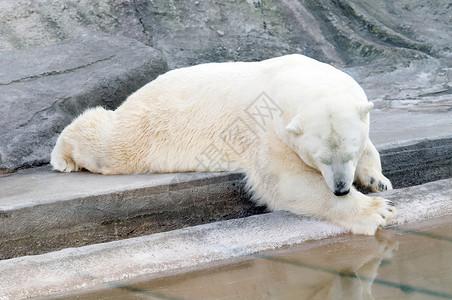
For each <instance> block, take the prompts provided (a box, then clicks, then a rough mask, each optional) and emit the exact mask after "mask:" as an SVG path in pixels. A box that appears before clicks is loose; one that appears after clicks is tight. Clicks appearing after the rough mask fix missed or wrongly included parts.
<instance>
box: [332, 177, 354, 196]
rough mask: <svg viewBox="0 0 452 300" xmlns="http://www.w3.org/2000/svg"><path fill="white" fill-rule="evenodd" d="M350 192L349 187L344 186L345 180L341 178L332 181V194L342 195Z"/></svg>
mask: <svg viewBox="0 0 452 300" xmlns="http://www.w3.org/2000/svg"><path fill="white" fill-rule="evenodd" d="M348 193H350V188H348V189H347V188H346V187H345V182H344V181H342V180H337V181H336V182H335V183H334V194H335V195H336V196H344V195H347V194H348Z"/></svg>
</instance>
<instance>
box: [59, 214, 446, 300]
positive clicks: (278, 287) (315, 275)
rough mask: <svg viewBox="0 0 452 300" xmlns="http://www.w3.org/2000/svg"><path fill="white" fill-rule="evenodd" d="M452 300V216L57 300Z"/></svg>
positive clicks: (118, 285) (347, 236)
mask: <svg viewBox="0 0 452 300" xmlns="http://www.w3.org/2000/svg"><path fill="white" fill-rule="evenodd" d="M372 297H373V298H375V299H452V216H446V217H442V218H438V219H431V220H428V221H424V222H419V223H416V224H412V225H404V226H399V227H394V228H387V229H385V230H380V231H379V232H378V234H377V235H376V236H371V237H368V236H358V235H349V234H347V235H341V236H338V237H334V238H328V239H324V240H321V241H316V242H309V243H304V244H302V245H296V246H292V247H288V248H284V249H279V250H277V251H271V252H262V253H258V254H255V255H252V256H248V257H244V258H241V259H240V260H237V259H236V260H232V261H227V262H224V261H223V262H221V264H219V263H217V264H211V265H209V266H206V267H204V268H203V269H198V270H191V271H186V272H180V273H173V274H169V275H168V274H160V277H156V278H155V277H154V278H142V279H141V280H140V281H134V282H115V283H109V284H107V285H105V287H104V288H103V289H97V290H89V291H82V292H78V293H77V294H71V295H64V296H59V297H55V298H57V299H372Z"/></svg>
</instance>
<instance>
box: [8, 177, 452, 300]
mask: <svg viewBox="0 0 452 300" xmlns="http://www.w3.org/2000/svg"><path fill="white" fill-rule="evenodd" d="M381 195H382V196H384V197H386V198H388V199H391V200H393V201H394V202H396V206H397V209H398V212H399V214H398V216H397V217H396V219H395V220H394V225H395V224H403V223H406V222H416V221H420V220H423V219H427V218H432V217H439V216H444V215H448V214H452V179H447V180H441V181H436V182H432V183H427V184H424V185H421V186H416V187H409V188H404V189H400V190H393V191H388V192H384V193H381ZM340 233H344V230H343V229H342V228H339V227H337V226H334V225H331V224H329V223H326V222H321V221H317V220H313V219H311V218H304V217H300V216H296V215H293V214H290V213H285V212H275V213H268V214H262V215H257V216H251V217H247V218H242V219H235V220H227V221H221V222H216V223H211V224H205V225H199V226H195V227H189V228H185V229H179V230H174V231H170V232H163V233H158V234H153V235H149V236H144V237H138V238H133V239H127V240H122V241H115V242H110V243H104V244H97V245H90V246H85V247H81V248H72V249H65V250H61V251H58V252H52V253H47V254H43V255H37V256H28V257H20V258H15V259H10V260H3V261H0V295H3V299H18V298H23V297H33V296H39V295H48V294H51V293H56V292H61V291H69V290H74V289H78V288H82V287H83V288H85V287H94V286H102V285H105V284H114V281H117V280H122V279H130V278H133V277H136V276H140V275H145V274H146V275H152V274H158V273H159V272H168V271H171V270H176V269H180V268H188V267H195V266H197V265H200V264H205V263H208V262H212V261H218V260H224V259H228V258H233V257H239V256H244V255H249V254H252V253H256V252H258V251H262V250H268V249H275V248H278V247H282V246H286V245H292V244H295V243H301V242H305V241H309V240H316V239H322V238H326V237H328V236H332V235H337V234H340Z"/></svg>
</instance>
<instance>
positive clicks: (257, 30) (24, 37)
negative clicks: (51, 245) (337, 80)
mask: <svg viewBox="0 0 452 300" xmlns="http://www.w3.org/2000/svg"><path fill="white" fill-rule="evenodd" d="M451 13H452V7H451V5H450V0H424V1H412V0H399V1H393V0H381V1H374V0H337V1H330V0H310V1H307V0H247V1H244V0H229V1H223V0H204V1H174V0H169V1H148V0H135V1H126V0H100V1H94V0H83V1H72V0H57V1H48V0H40V1H31V2H30V1H28V0H17V1H3V2H1V3H0V33H1V34H0V49H2V48H3V49H21V48H27V47H30V46H33V45H48V44H52V43H54V42H55V41H60V40H64V39H66V38H69V37H75V36H78V35H80V34H82V33H87V32H92V31H98V32H107V33H111V34H117V35H123V36H126V37H129V38H133V39H136V40H138V41H141V42H143V43H145V44H147V45H149V46H152V47H154V48H156V49H159V50H160V51H162V52H163V53H164V55H165V57H166V58H167V61H168V65H169V67H170V69H173V68H176V67H183V66H188V65H194V64H199V63H205V62H220V61H229V60H240V61H253V60H262V59H265V58H269V57H274V56H279V55H284V54H288V53H302V54H305V55H308V56H311V57H313V58H316V59H319V60H321V61H325V62H328V63H332V64H333V65H335V66H336V67H340V68H346V71H347V72H349V73H350V74H351V75H352V76H353V77H355V79H357V80H358V81H359V83H361V84H362V85H363V87H364V88H365V90H366V92H367V93H368V96H369V98H370V99H371V100H373V101H376V102H377V103H376V108H380V109H386V110H392V109H395V110H404V111H406V110H408V111H413V112H417V111H425V110H426V109H425V108H424V107H426V106H427V110H430V109H433V110H439V111H447V110H448V109H450V106H451V105H452V99H451V98H452V86H451V82H452V49H451V45H452V35H451V34H450V28H452V19H451V18H450V15H451Z"/></svg>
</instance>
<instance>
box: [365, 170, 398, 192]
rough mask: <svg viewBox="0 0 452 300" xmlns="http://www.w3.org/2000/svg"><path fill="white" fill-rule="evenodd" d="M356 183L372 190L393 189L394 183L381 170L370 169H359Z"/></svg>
mask: <svg viewBox="0 0 452 300" xmlns="http://www.w3.org/2000/svg"><path fill="white" fill-rule="evenodd" d="M356 183H357V184H358V185H359V186H360V187H362V188H364V189H366V190H369V191H370V192H382V191H386V190H392V184H391V181H389V179H388V178H386V177H385V176H384V175H383V174H381V172H378V171H373V170H369V169H364V170H362V171H358V170H357V180H356Z"/></svg>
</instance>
